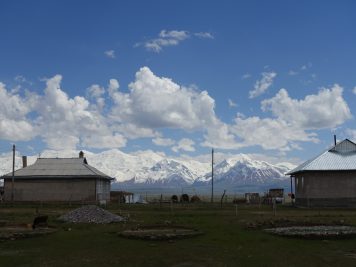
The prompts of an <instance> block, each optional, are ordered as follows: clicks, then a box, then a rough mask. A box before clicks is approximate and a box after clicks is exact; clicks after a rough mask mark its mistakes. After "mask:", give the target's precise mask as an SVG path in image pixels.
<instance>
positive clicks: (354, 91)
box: [352, 86, 356, 95]
mask: <svg viewBox="0 0 356 267" xmlns="http://www.w3.org/2000/svg"><path fill="white" fill-rule="evenodd" d="M352 93H354V94H355V95H356V86H355V87H354V88H353V89H352Z"/></svg>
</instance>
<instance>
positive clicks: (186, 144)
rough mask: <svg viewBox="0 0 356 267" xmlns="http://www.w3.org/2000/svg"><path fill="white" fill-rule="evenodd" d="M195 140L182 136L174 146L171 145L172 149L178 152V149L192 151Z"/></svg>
mask: <svg viewBox="0 0 356 267" xmlns="http://www.w3.org/2000/svg"><path fill="white" fill-rule="evenodd" d="M194 144H195V142H194V141H193V140H191V139H189V138H183V139H181V140H180V141H179V142H178V144H177V145H176V146H173V147H172V150H173V151H174V152H179V151H180V150H182V151H188V152H193V151H195V148H194Z"/></svg>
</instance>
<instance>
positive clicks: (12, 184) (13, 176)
mask: <svg viewBox="0 0 356 267" xmlns="http://www.w3.org/2000/svg"><path fill="white" fill-rule="evenodd" d="M14 182H15V145H12V180H11V202H14Z"/></svg>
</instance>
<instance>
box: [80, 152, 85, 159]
mask: <svg viewBox="0 0 356 267" xmlns="http://www.w3.org/2000/svg"><path fill="white" fill-rule="evenodd" d="M79 158H80V159H82V158H84V152H83V151H80V152H79Z"/></svg>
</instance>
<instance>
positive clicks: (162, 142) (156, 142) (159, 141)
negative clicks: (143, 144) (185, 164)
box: [152, 137, 175, 146]
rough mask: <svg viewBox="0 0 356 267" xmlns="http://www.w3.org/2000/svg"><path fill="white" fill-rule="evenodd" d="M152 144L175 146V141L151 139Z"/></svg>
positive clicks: (159, 138) (158, 138)
mask: <svg viewBox="0 0 356 267" xmlns="http://www.w3.org/2000/svg"><path fill="white" fill-rule="evenodd" d="M152 142H153V143H154V144H155V145H157V146H172V145H174V144H175V141H174V140H173V139H170V138H161V137H157V138H155V139H152Z"/></svg>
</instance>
